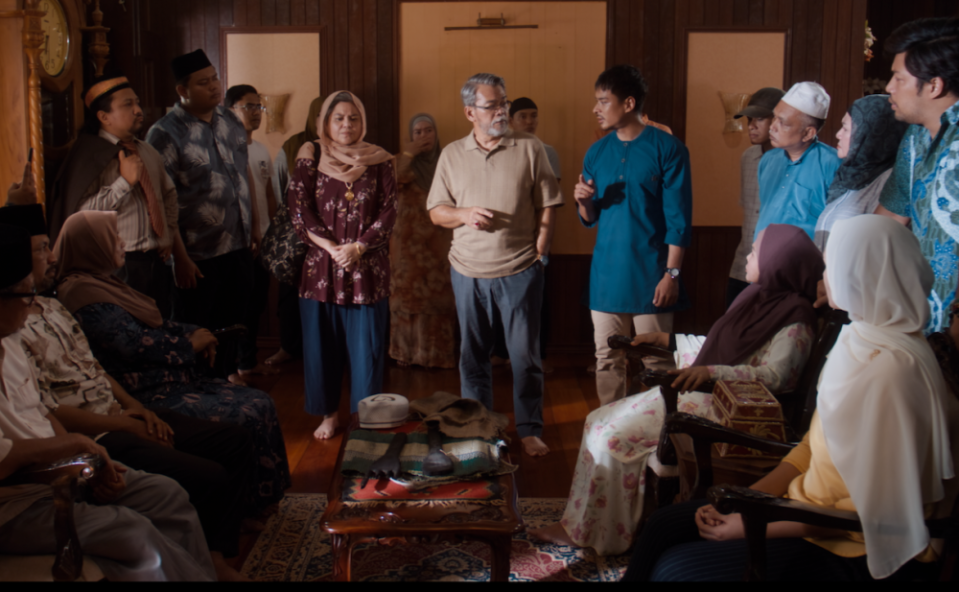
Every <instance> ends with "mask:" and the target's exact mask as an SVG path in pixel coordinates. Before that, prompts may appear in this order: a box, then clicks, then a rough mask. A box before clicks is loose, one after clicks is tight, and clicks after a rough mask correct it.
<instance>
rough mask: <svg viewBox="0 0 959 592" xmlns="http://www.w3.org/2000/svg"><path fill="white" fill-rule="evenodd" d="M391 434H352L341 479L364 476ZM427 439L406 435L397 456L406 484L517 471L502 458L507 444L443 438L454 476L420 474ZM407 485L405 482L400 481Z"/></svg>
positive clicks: (463, 478)
mask: <svg viewBox="0 0 959 592" xmlns="http://www.w3.org/2000/svg"><path fill="white" fill-rule="evenodd" d="M392 440H393V434H384V433H379V432H372V431H369V430H353V431H352V432H351V433H350V438H349V440H348V441H347V443H346V449H345V450H344V452H343V464H342V471H343V474H344V475H356V474H359V475H361V476H362V475H365V474H366V472H367V471H368V470H369V468H370V465H371V464H373V463H374V462H375V461H376V460H377V459H379V458H380V457H381V456H383V454H385V453H386V449H387V448H388V447H389V445H390V442H392ZM429 449H430V447H429V443H428V435H427V434H423V433H418V432H413V433H411V434H409V435H408V439H407V443H406V446H404V447H403V451H402V452H401V453H400V468H401V469H402V471H403V472H404V473H405V474H406V475H404V477H406V476H407V475H408V476H409V478H410V479H409V482H410V483H411V484H412V483H419V484H423V486H429V485H435V484H440V483H452V482H456V481H463V480H467V479H476V478H479V477H495V476H497V475H507V474H509V473H512V472H513V471H515V470H516V468H517V467H516V465H512V464H510V463H508V462H506V460H504V456H505V454H506V452H507V450H508V449H507V446H506V443H505V442H504V441H503V440H500V439H489V440H484V439H481V438H444V439H443V451H444V452H445V453H446V455H447V456H449V457H450V460H452V461H453V472H452V473H451V474H449V475H443V476H441V477H429V476H427V475H425V474H423V459H425V458H426V454H427V453H428V452H429ZM402 481H406V479H402Z"/></svg>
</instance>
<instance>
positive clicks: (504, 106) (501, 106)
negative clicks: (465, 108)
mask: <svg viewBox="0 0 959 592" xmlns="http://www.w3.org/2000/svg"><path fill="white" fill-rule="evenodd" d="M512 104H513V101H503V102H502V103H497V104H495V105H485V106H483V105H473V106H474V107H476V108H477V109H481V110H483V111H486V112H488V113H496V112H497V111H502V112H504V113H506V112H507V111H509V108H510V105H512Z"/></svg>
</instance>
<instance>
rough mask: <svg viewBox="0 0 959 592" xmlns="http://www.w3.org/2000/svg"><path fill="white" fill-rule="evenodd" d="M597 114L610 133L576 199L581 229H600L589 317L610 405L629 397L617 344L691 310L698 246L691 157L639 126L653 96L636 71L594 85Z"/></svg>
mask: <svg viewBox="0 0 959 592" xmlns="http://www.w3.org/2000/svg"><path fill="white" fill-rule="evenodd" d="M595 91H596V106H595V107H594V108H593V113H594V114H595V115H596V119H597V121H598V122H599V125H600V127H601V128H602V129H604V130H610V131H612V132H613V133H608V134H607V135H606V136H605V137H604V138H603V139H601V140H599V141H598V142H596V143H595V144H593V145H592V147H591V148H590V149H589V151H588V152H587V153H586V157H585V159H584V160H583V172H582V174H581V175H580V177H579V182H578V183H577V184H576V190H575V194H574V195H575V197H576V203H577V206H578V212H579V217H580V220H581V221H582V223H583V225H584V226H586V227H587V228H592V227H597V232H596V247H595V248H594V250H593V261H592V264H591V266H590V281H589V308H590V310H591V311H592V316H593V327H594V338H595V341H596V391H597V394H598V395H599V400H600V403H601V404H603V405H605V404H607V403H612V402H613V401H617V400H619V399H622V398H623V397H625V396H626V395H627V394H628V393H627V392H626V388H627V384H626V356H625V354H624V352H623V351H622V350H615V349H612V348H610V347H609V344H608V340H609V338H610V337H611V336H613V335H628V334H629V332H630V326H631V325H632V328H633V329H634V330H635V331H636V334H637V335H642V334H646V333H654V332H665V333H671V332H672V328H673V312H674V311H677V310H684V309H686V308H689V299H688V298H687V296H686V290H685V288H684V286H683V283H682V280H681V277H680V269H681V267H682V264H683V255H684V253H685V251H686V247H688V246H689V241H690V239H691V238H692V205H693V204H692V181H691V177H690V166H689V151H688V150H687V149H686V147H685V146H684V145H683V144H682V142H680V141H679V140H677V139H676V138H674V137H673V136H671V135H670V134H667V133H665V132H663V131H661V130H659V129H657V128H654V127H651V126H647V125H644V124H643V123H642V112H643V102H644V101H645V99H646V94H647V91H648V87H647V85H646V81H645V79H644V78H643V75H642V74H641V73H640V71H639V70H637V69H636V68H634V67H633V66H627V65H620V66H613V67H612V68H610V69H609V70H606V71H605V72H603V73H602V74H600V76H599V78H598V79H597V80H596V87H595Z"/></svg>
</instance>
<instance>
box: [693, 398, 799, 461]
mask: <svg viewBox="0 0 959 592" xmlns="http://www.w3.org/2000/svg"><path fill="white" fill-rule="evenodd" d="M709 419H711V420H713V421H715V422H716V423H718V424H720V425H722V426H725V427H728V428H731V429H734V430H739V431H741V432H746V433H747V434H752V435H753V436H758V437H760V438H768V439H770V440H775V441H777V442H785V441H786V429H785V423H784V420H783V412H782V407H781V406H780V405H779V401H777V400H776V397H774V396H773V395H772V394H771V393H770V392H769V391H768V390H767V389H766V387H765V386H763V385H762V383H759V382H756V381H746V380H720V381H717V382H716V388H714V389H713V405H712V408H711V409H710V411H709ZM716 448H717V451H718V453H719V456H720V457H723V458H779V457H778V456H774V455H768V454H765V453H762V452H759V451H758V450H752V449H750V448H746V447H744V446H736V445H732V444H725V443H723V444H717V445H716Z"/></svg>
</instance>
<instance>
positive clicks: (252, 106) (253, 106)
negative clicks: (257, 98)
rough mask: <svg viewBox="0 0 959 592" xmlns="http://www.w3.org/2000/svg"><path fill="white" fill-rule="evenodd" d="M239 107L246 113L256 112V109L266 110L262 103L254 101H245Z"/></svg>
mask: <svg viewBox="0 0 959 592" xmlns="http://www.w3.org/2000/svg"><path fill="white" fill-rule="evenodd" d="M240 109H243V110H244V111H246V112H247V113H256V112H257V111H266V107H264V106H263V105H257V104H256V103H247V104H246V105H241V106H240Z"/></svg>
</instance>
